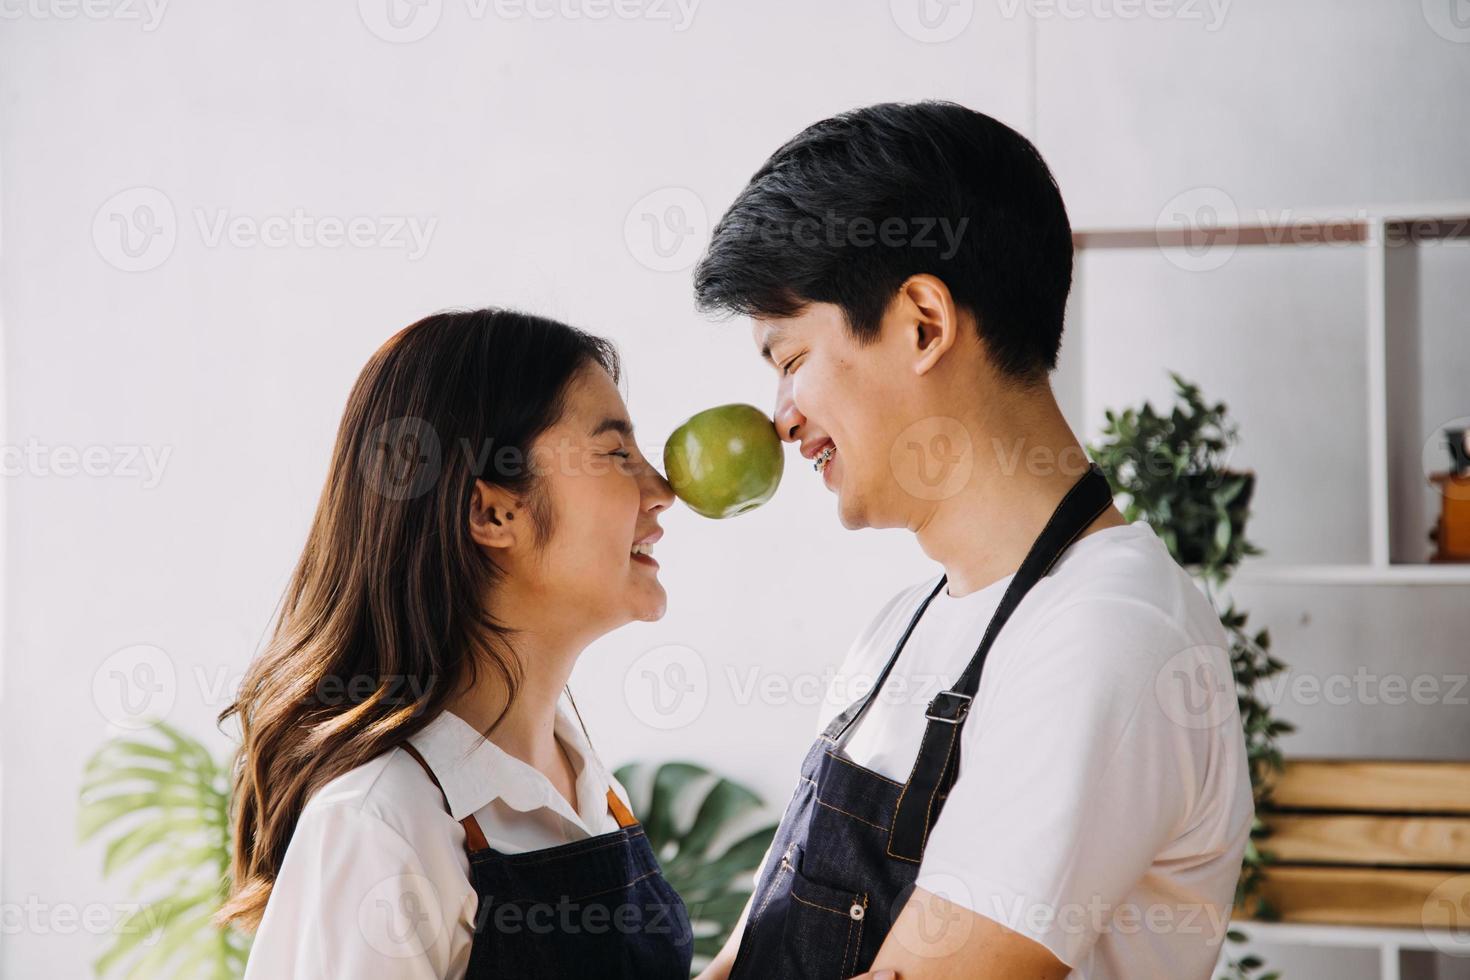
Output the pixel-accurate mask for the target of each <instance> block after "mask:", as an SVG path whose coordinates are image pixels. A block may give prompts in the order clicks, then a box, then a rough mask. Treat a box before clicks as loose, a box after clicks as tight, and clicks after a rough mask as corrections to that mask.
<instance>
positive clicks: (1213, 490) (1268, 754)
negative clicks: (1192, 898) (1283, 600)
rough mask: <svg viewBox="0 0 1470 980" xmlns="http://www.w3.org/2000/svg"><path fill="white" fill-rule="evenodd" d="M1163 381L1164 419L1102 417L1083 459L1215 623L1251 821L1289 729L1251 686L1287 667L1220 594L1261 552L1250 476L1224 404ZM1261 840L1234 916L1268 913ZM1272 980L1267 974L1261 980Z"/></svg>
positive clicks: (1250, 849)
mask: <svg viewBox="0 0 1470 980" xmlns="http://www.w3.org/2000/svg"><path fill="white" fill-rule="evenodd" d="M1169 376H1170V378H1172V379H1173V382H1174V388H1175V398H1176V404H1175V405H1174V407H1173V408H1172V410H1171V411H1170V412H1169V414H1167V415H1162V414H1160V413H1158V412H1156V411H1155V410H1154V409H1153V407H1152V406H1151V405H1150V404H1149V403H1147V402H1145V403H1144V404H1143V406H1142V407H1140V408H1138V409H1132V408H1129V409H1126V410H1124V411H1122V412H1113V411H1111V410H1109V411H1107V412H1106V413H1105V418H1106V424H1105V425H1104V427H1103V430H1102V439H1101V440H1100V442H1099V443H1098V444H1097V445H1095V446H1089V447H1088V454H1089V455H1090V456H1091V457H1092V458H1093V460H1094V461H1096V463H1097V464H1098V467H1099V468H1100V469H1101V470H1102V471H1103V473H1104V474H1106V476H1107V477H1108V481H1109V483H1111V484H1112V487H1113V490H1114V492H1115V493H1118V494H1123V495H1126V496H1127V498H1128V499H1127V503H1126V506H1125V507H1124V510H1123V516H1124V517H1125V518H1127V519H1128V520H1129V521H1135V520H1139V519H1143V520H1146V521H1148V523H1149V525H1150V526H1151V527H1153V529H1154V531H1155V533H1157V534H1158V536H1159V538H1160V539H1162V540H1163V542H1164V543H1165V544H1166V545H1167V546H1168V548H1169V553H1170V554H1171V555H1173V557H1174V560H1175V561H1177V562H1179V564H1180V565H1182V566H1183V567H1184V568H1185V569H1186V570H1188V571H1189V572H1190V573H1191V574H1192V575H1194V576H1195V577H1196V579H1197V580H1198V581H1199V582H1200V583H1201V586H1202V588H1203V591H1204V593H1205V595H1206V596H1208V597H1209V600H1210V603H1211V605H1213V606H1214V608H1215V611H1216V614H1217V615H1219V617H1220V624H1221V625H1222V626H1223V627H1224V628H1225V634H1226V636H1227V637H1228V638H1229V640H1230V661H1231V667H1232V668H1233V670H1234V674H1235V687H1236V698H1237V701H1238V703H1239V707H1240V720H1241V725H1242V726H1243V728H1244V731H1245V744H1246V753H1247V758H1248V760H1249V764H1250V773H1251V788H1252V791H1253V793H1254V796H1255V802H1256V812H1257V813H1258V814H1259V813H1260V812H1261V811H1262V810H1264V809H1265V807H1266V805H1267V804H1268V803H1269V800H1270V794H1271V785H1272V782H1273V780H1274V779H1275V777H1276V775H1277V774H1278V773H1280V772H1281V768H1282V758H1281V750H1280V748H1279V747H1278V745H1277V740H1278V739H1279V738H1280V736H1282V735H1285V734H1288V733H1290V732H1291V731H1292V726H1291V725H1290V724H1289V723H1287V722H1284V721H1281V720H1280V719H1278V718H1275V717H1273V715H1272V713H1271V708H1270V705H1269V704H1267V703H1266V701H1265V700H1264V699H1263V698H1262V696H1261V693H1260V691H1261V688H1260V684H1261V683H1262V682H1263V681H1265V680H1266V679H1268V678H1270V677H1273V676H1275V675H1276V674H1279V673H1280V672H1281V671H1283V670H1285V669H1286V665H1285V664H1283V663H1282V662H1281V661H1279V660H1277V659H1276V658H1274V657H1272V656H1271V651H1270V647H1271V638H1270V635H1269V634H1268V632H1267V631H1266V630H1264V629H1263V630H1259V631H1257V632H1255V633H1251V632H1250V631H1249V630H1248V629H1247V618H1248V617H1247V614H1246V613H1245V612H1242V611H1241V610H1238V609H1237V608H1236V607H1235V604H1234V603H1233V602H1231V601H1226V600H1222V598H1221V597H1220V594H1219V590H1221V589H1223V587H1224V586H1225V584H1226V583H1227V582H1228V581H1229V579H1230V577H1231V575H1233V574H1234V572H1235V569H1236V567H1237V566H1238V565H1239V564H1240V561H1241V560H1242V559H1243V558H1245V557H1247V556H1250V555H1259V554H1261V551H1260V549H1258V548H1256V547H1255V546H1254V545H1252V544H1251V543H1250V542H1249V541H1248V540H1246V537H1245V527H1246V522H1247V520H1248V519H1249V517H1250V501H1251V497H1252V494H1253V492H1254V490H1255V474H1254V473H1252V472H1250V471H1238V470H1233V469H1231V468H1230V467H1229V465H1228V461H1229V456H1230V452H1231V450H1232V449H1233V448H1234V447H1235V445H1236V443H1237V442H1238V439H1239V435H1238V431H1237V428H1236V426H1235V424H1234V423H1233V422H1232V421H1231V419H1230V417H1229V415H1228V414H1227V407H1226V405H1225V403H1224V402H1219V403H1216V404H1214V405H1210V404H1208V403H1206V402H1205V400H1204V398H1203V397H1202V395H1201V394H1200V389H1199V387H1198V386H1197V385H1194V384H1191V383H1190V382H1188V381H1186V380H1185V379H1184V378H1182V377H1180V376H1179V375H1178V374H1176V373H1174V372H1170V374H1169ZM1222 605H1223V608H1222ZM1267 835H1268V830H1267V828H1266V826H1265V825H1264V824H1263V823H1262V822H1261V820H1260V818H1259V817H1257V818H1256V821H1255V823H1254V824H1253V826H1252V828H1251V838H1250V841H1249V842H1248V843H1247V846H1246V854H1245V861H1244V865H1243V867H1242V868H1241V875H1240V880H1239V883H1238V884H1237V886H1236V896H1235V908H1236V910H1237V912H1239V913H1244V914H1246V915H1249V916H1253V917H1255V918H1259V919H1270V918H1274V917H1275V914H1276V912H1275V910H1274V909H1273V908H1271V907H1270V905H1269V903H1267V902H1266V901H1265V900H1264V899H1263V898H1262V897H1261V894H1260V886H1261V880H1262V875H1263V873H1264V869H1265V867H1266V866H1267V865H1268V864H1270V862H1271V860H1272V856H1271V853H1270V852H1269V851H1268V850H1265V849H1264V848H1263V847H1262V846H1261V842H1262V841H1263V840H1264V839H1265V838H1266V837H1267ZM1229 937H1230V939H1231V940H1233V941H1236V942H1240V941H1242V940H1243V939H1244V936H1243V935H1242V934H1241V933H1239V932H1236V931H1234V930H1232V931H1231V932H1230V933H1229ZM1262 966H1263V964H1262V963H1261V961H1260V959H1259V958H1258V957H1255V956H1250V955H1245V956H1242V957H1240V958H1238V959H1230V960H1229V973H1228V974H1227V975H1228V976H1231V977H1239V978H1244V977H1248V976H1251V975H1252V974H1254V973H1255V972H1256V971H1258V970H1260V969H1261V968H1262ZM1275 976H1276V974H1274V973H1271V974H1266V975H1264V976H1262V977H1261V978H1260V980H1272V978H1274V977H1275Z"/></svg>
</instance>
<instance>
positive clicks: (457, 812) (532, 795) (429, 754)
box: [409, 702, 612, 835]
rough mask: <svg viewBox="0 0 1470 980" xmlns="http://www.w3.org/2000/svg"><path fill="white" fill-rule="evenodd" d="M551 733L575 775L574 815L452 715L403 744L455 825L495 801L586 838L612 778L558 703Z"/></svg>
mask: <svg viewBox="0 0 1470 980" xmlns="http://www.w3.org/2000/svg"><path fill="white" fill-rule="evenodd" d="M554 731H555V733H556V737H557V738H558V739H559V740H560V741H561V743H562V744H563V745H564V746H566V748H567V754H568V755H569V756H570V757H571V760H572V765H573V766H574V767H575V769H576V770H577V810H575V811H574V810H572V808H571V806H570V805H569V804H568V803H567V801H566V799H565V798H564V797H563V796H562V795H561V794H560V793H558V792H557V791H556V789H555V788H554V787H553V786H552V785H551V781H550V780H549V779H547V778H546V777H545V776H544V775H542V774H541V772H540V771H539V770H537V769H536V768H535V767H533V766H530V765H527V764H526V763H524V762H522V761H521V760H520V759H517V758H516V757H515V756H513V755H511V754H510V753H508V752H506V751H505V750H504V749H502V748H501V747H500V746H498V745H496V744H495V743H494V742H492V741H490V740H489V739H487V738H485V737H484V736H483V735H481V734H480V732H478V731H477V730H476V729H475V728H473V727H472V726H471V725H470V724H469V723H468V722H466V721H465V720H464V719H462V718H460V717H459V716H458V715H456V714H455V713H454V712H452V711H449V710H445V711H442V712H440V713H439V716H438V717H437V718H435V719H434V720H433V721H431V722H429V724H427V725H425V726H424V728H423V729H422V730H420V731H419V732H417V733H416V734H415V735H414V736H413V737H412V738H410V739H409V741H410V742H412V743H413V747H414V748H416V749H418V750H419V752H420V753H421V754H422V755H423V757H424V761H425V762H427V763H428V764H429V768H431V769H433V770H434V775H435V776H436V777H438V779H439V783H440V785H441V786H443V787H444V796H445V798H446V799H447V800H448V802H449V815H450V816H451V817H453V818H454V819H455V820H463V819H464V818H465V817H467V816H469V815H470V814H472V813H474V812H475V811H477V810H479V809H481V808H483V807H485V806H488V805H489V804H490V803H492V802H494V801H495V800H500V801H501V802H503V803H504V804H505V805H506V806H508V807H510V808H512V809H514V810H520V811H522V812H527V813H529V812H531V811H533V810H540V809H550V810H553V811H555V812H556V813H557V814H559V815H560V816H562V817H563V818H565V819H567V820H570V821H572V822H573V823H574V824H576V825H577V826H579V827H581V828H582V830H583V831H584V832H586V833H588V834H589V835H590V834H591V833H592V832H593V831H592V828H593V827H595V826H597V825H598V824H599V823H601V822H602V821H601V820H600V818H601V817H602V816H603V815H604V814H606V812H607V792H608V788H609V787H610V786H611V785H612V777H611V776H610V775H609V773H608V772H607V770H606V769H605V768H604V767H603V765H602V761H601V760H600V759H598V757H597V753H596V752H595V751H593V749H592V746H591V745H590V744H589V743H588V741H587V738H586V735H585V734H584V733H583V731H582V727H581V725H580V724H579V723H578V722H577V721H575V720H574V719H573V718H571V716H569V715H568V714H567V711H566V708H565V706H564V704H563V703H562V702H558V703H557V707H556V721H555V727H554Z"/></svg>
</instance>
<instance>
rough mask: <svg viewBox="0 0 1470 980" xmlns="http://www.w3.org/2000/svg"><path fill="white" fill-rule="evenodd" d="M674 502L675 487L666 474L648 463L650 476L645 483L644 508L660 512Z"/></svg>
mask: <svg viewBox="0 0 1470 980" xmlns="http://www.w3.org/2000/svg"><path fill="white" fill-rule="evenodd" d="M673 503H674V488H673V486H671V485H670V484H669V481H668V480H666V479H665V478H664V475H663V474H662V473H660V472H659V471H658V470H656V469H654V468H653V464H652V463H650V464H648V478H647V479H646V480H644V485H643V509H644V510H647V511H651V512H652V513H655V514H656V513H658V512H659V511H661V510H664V509H666V508H668V507H671V506H672V505H673Z"/></svg>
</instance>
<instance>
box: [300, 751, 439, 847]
mask: <svg viewBox="0 0 1470 980" xmlns="http://www.w3.org/2000/svg"><path fill="white" fill-rule="evenodd" d="M301 820H303V821H307V820H311V821H328V822H332V821H336V822H357V823H361V822H364V821H366V822H367V823H369V824H378V825H381V826H382V829H384V830H387V831H391V832H393V833H394V834H396V835H397V836H399V837H401V838H403V840H404V841H406V842H409V843H410V844H412V845H417V844H418V843H419V842H421V841H424V840H432V839H435V838H443V837H446V836H447V835H450V834H452V832H453V830H454V829H458V827H459V825H458V824H457V823H456V822H455V821H454V820H453V819H451V818H450V816H449V813H448V812H447V811H446V810H445V807H444V797H443V795H442V794H441V793H440V792H439V789H438V787H436V786H435V785H434V784H433V782H432V781H430V779H429V776H428V774H427V773H425V772H424V770H423V768H422V767H421V766H420V765H419V764H418V763H417V762H415V761H414V759H413V757H412V756H410V755H409V754H408V752H406V751H405V750H404V749H402V748H398V747H394V748H391V749H389V750H388V751H386V752H383V753H382V754H380V755H378V756H375V757H373V758H372V759H369V760H368V761H367V762H365V763H363V764H362V765H360V766H356V767H355V768H352V769H349V770H347V771H346V772H344V773H342V774H341V775H339V776H336V777H335V778H333V779H331V780H329V781H328V782H326V783H324V784H323V785H322V786H321V787H319V788H318V789H317V790H316V792H314V793H313V794H312V795H311V797H310V798H309V799H308V800H307V802H306V805H305V806H304V807H303V808H302V811H301Z"/></svg>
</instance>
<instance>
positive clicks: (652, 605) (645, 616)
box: [633, 582, 669, 623]
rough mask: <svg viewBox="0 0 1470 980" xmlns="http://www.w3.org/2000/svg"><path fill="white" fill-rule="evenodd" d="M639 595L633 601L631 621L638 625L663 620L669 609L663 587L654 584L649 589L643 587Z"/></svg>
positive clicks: (666, 594) (659, 584)
mask: <svg viewBox="0 0 1470 980" xmlns="http://www.w3.org/2000/svg"><path fill="white" fill-rule="evenodd" d="M639 593H640V594H639V595H638V596H637V597H636V598H635V599H634V600H633V619H634V620H636V621H637V622H640V623H656V622H658V621H659V620H660V619H663V618H664V613H665V612H667V611H668V608H669V596H668V593H667V592H665V591H664V587H663V585H662V584H661V583H659V582H654V583H653V586H652V588H651V589H650V588H649V587H648V586H644V587H643V588H641V589H639Z"/></svg>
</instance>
